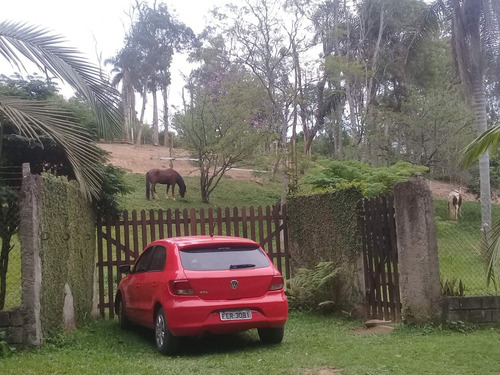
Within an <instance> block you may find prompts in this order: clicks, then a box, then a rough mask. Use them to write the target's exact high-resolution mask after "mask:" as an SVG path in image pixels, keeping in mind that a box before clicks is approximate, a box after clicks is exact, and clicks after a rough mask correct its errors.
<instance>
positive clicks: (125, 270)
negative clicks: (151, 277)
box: [118, 264, 130, 274]
mask: <svg viewBox="0 0 500 375" xmlns="http://www.w3.org/2000/svg"><path fill="white" fill-rule="evenodd" d="M118 270H119V271H120V273H124V274H129V273H130V266H129V265H128V264H126V265H123V266H120V267H118Z"/></svg>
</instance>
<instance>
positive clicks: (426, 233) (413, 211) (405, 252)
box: [394, 177, 441, 323]
mask: <svg viewBox="0 0 500 375" xmlns="http://www.w3.org/2000/svg"><path fill="white" fill-rule="evenodd" d="M394 206H395V216H396V235H397V244H398V257H399V282H400V289H401V302H402V318H403V321H404V322H409V323H428V322H432V321H438V320H440V315H441V308H440V301H441V286H440V279H439V260H438V250H437V237H436V223H435V219H434V202H433V200H432V195H431V191H430V189H429V187H428V186H427V184H426V183H425V181H424V180H423V179H422V178H421V177H418V178H417V179H415V180H413V181H405V182H399V183H397V184H395V185H394Z"/></svg>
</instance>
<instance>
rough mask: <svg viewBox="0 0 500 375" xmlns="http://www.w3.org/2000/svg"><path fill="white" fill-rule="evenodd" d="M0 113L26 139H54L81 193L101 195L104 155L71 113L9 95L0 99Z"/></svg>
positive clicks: (43, 103) (51, 104)
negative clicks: (101, 164)
mask: <svg viewBox="0 0 500 375" xmlns="http://www.w3.org/2000/svg"><path fill="white" fill-rule="evenodd" d="M0 112H1V113H3V114H4V115H5V116H6V117H8V118H9V120H10V121H11V122H12V124H13V125H14V126H15V127H17V129H18V130H19V132H20V133H21V134H22V135H24V136H27V137H30V138H35V139H37V138H38V137H39V134H45V135H47V136H49V137H51V138H52V139H53V140H54V141H55V142H56V143H58V144H59V145H60V146H61V147H62V148H63V149H64V152H65V154H66V156H67V158H68V160H69V162H70V163H71V166H72V167H73V171H74V173H75V177H76V179H77V181H78V182H79V183H80V189H81V191H82V193H83V194H84V195H85V196H86V197H87V198H90V197H98V196H99V192H100V188H101V169H100V164H99V161H100V160H101V153H100V151H99V148H98V147H97V145H96V144H95V143H93V142H92V139H91V138H90V135H89V134H88V132H87V131H86V129H85V128H83V127H82V126H81V125H80V124H78V123H76V122H74V121H73V120H72V117H73V116H72V114H71V113H70V112H68V111H66V110H64V109H61V108H60V107H59V106H56V105H55V104H53V103H52V102H49V101H39V100H29V99H22V98H19V97H8V96H0Z"/></svg>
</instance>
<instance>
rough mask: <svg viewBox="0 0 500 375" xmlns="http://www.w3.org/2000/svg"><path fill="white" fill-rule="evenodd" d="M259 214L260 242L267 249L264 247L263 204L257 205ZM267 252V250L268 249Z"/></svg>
mask: <svg viewBox="0 0 500 375" xmlns="http://www.w3.org/2000/svg"><path fill="white" fill-rule="evenodd" d="M257 215H258V220H257V222H258V223H259V244H260V246H262V248H264V250H266V248H265V247H264V245H265V244H264V215H263V213H262V206H259V207H257ZM266 252H267V250H266Z"/></svg>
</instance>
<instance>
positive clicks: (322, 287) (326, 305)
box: [287, 262, 339, 311]
mask: <svg viewBox="0 0 500 375" xmlns="http://www.w3.org/2000/svg"><path fill="white" fill-rule="evenodd" d="M338 273H339V268H336V267H335V266H334V264H333V262H320V263H318V264H317V265H316V267H314V268H313V269H312V270H311V269H308V268H300V269H299V270H298V272H297V275H296V276H295V277H293V278H291V279H290V280H288V285H287V286H288V288H287V296H288V301H289V303H290V307H291V308H292V309H297V310H309V311H311V310H317V311H319V310H321V311H331V310H333V308H334V307H335V306H334V305H335V303H334V301H333V299H332V298H333V293H334V289H335V282H336V280H337V275H338Z"/></svg>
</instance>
